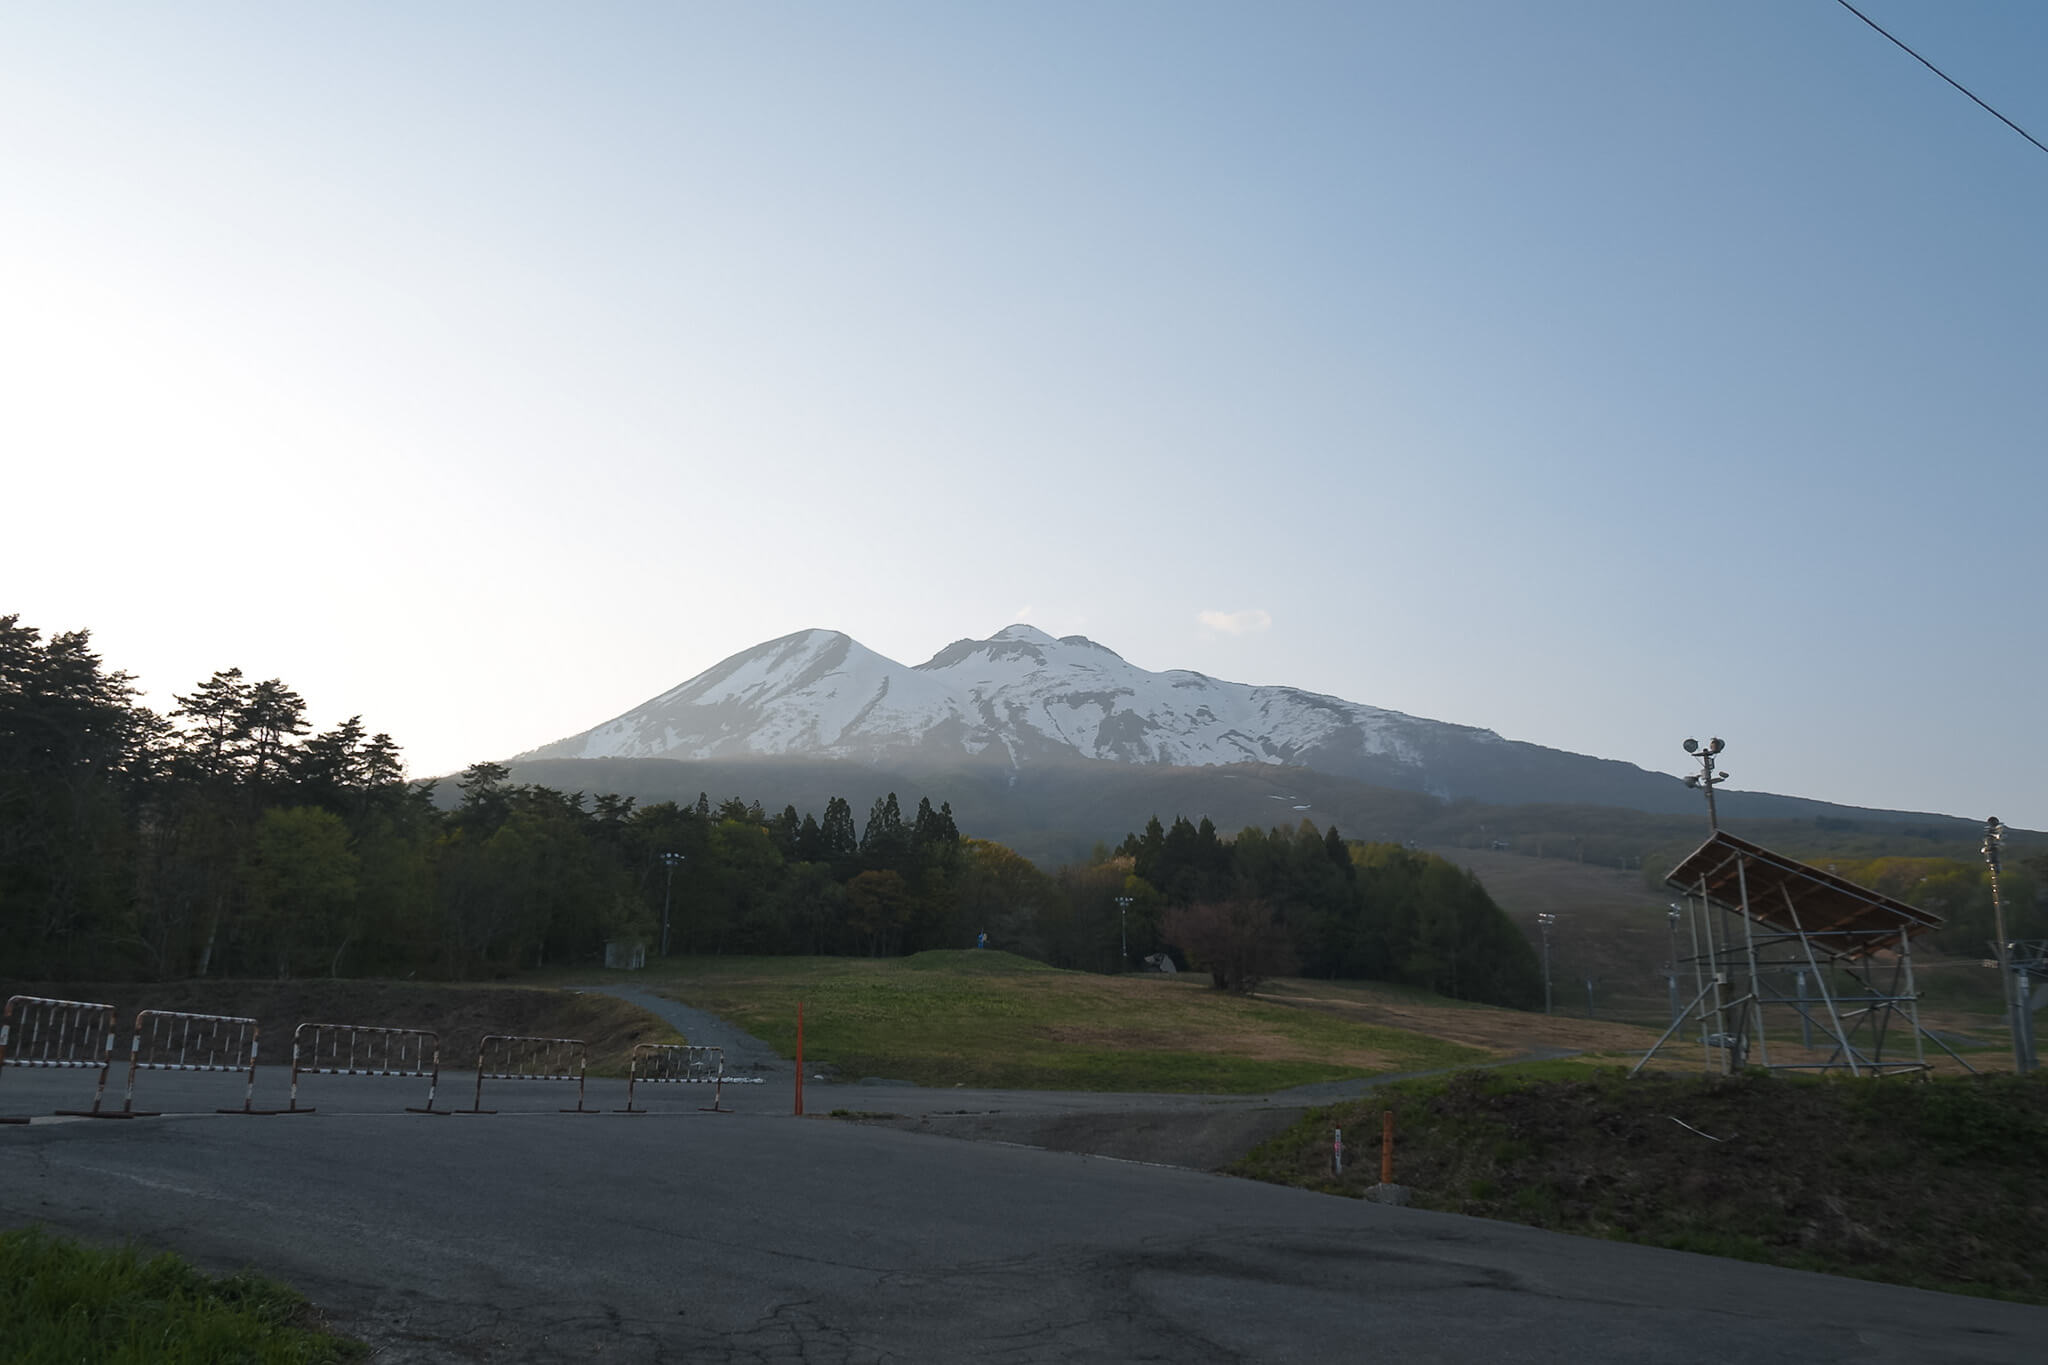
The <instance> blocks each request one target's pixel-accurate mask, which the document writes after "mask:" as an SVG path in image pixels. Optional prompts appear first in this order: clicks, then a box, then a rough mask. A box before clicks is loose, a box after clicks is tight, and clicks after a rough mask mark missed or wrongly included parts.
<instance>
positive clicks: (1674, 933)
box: [1664, 906, 1678, 1024]
mask: <svg viewBox="0 0 2048 1365" xmlns="http://www.w3.org/2000/svg"><path fill="white" fill-rule="evenodd" d="M1664 922H1665V923H1666V924H1669V925H1670V926H1671V970H1670V971H1669V972H1668V973H1666V974H1665V977H1664V980H1665V982H1666V983H1668V984H1669V985H1670V987H1671V1022H1672V1023H1674V1024H1675V1023H1677V1022H1678V907H1676V906H1673V907H1672V908H1671V909H1669V910H1667V911H1665V912H1664Z"/></svg>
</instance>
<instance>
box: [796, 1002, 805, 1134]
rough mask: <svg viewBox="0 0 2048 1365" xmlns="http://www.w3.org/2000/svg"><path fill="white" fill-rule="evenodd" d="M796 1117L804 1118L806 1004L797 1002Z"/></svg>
mask: <svg viewBox="0 0 2048 1365" xmlns="http://www.w3.org/2000/svg"><path fill="white" fill-rule="evenodd" d="M796 1116H797V1117H798V1118H802V1117H803V1116H804V1002H803V1001H801V1000H799V1001H797V1002H796Z"/></svg>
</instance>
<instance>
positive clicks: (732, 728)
mask: <svg viewBox="0 0 2048 1365" xmlns="http://www.w3.org/2000/svg"><path fill="white" fill-rule="evenodd" d="M569 759H575V760H595V759H610V760H619V759H671V760H677V761H684V762H716V763H724V762H735V761H758V760H765V759H816V760H834V761H842V762H847V763H853V764H857V765H866V766H869V767H881V768H896V769H904V768H911V769H938V768H962V769H979V768H981V767H982V766H984V765H994V766H996V767H998V768H1002V769H1008V770H1010V771H1012V772H1019V771H1022V770H1025V769H1027V768H1034V767H1041V766H1044V765H1047V764H1064V763H1065V762H1068V761H1070V760H1072V761H1081V762H1084V763H1106V764H1113V765H1119V766H1126V767H1163V768H1212V769H1223V768H1232V767H1236V766H1238V765H1256V766H1259V767H1265V768H1269V769H1273V770H1275V771H1282V772H1284V771H1287V770H1294V769H1308V770H1312V771H1314V772H1318V773H1322V774H1325V775H1328V776H1334V777H1339V778H1344V779H1347V780H1349V781H1353V782H1359V783H1363V784H1366V785H1368V786H1373V787H1385V788H1391V789H1394V790H1398V791H1405V792H1412V793H1419V794H1423V795H1427V796H1430V797H1433V798H1435V799H1436V800H1438V801H1447V802H1452V801H1460V800H1471V801H1478V802H1482V803H1486V804H1490V805H1525V804H1537V803H1541V804H1557V803H1562V804H1581V805H1599V806H1614V807H1620V808H1624V809H1631V810H1638V811H1645V812H1651V813H1656V814H1671V815H1676V814H1685V813H1690V812H1693V811H1696V810H1697V809H1698V808H1699V796H1698V793H1697V792H1694V791H1692V790H1689V789H1688V788H1687V787H1686V786H1685V784H1684V783H1683V782H1681V781H1680V780H1679V779H1678V778H1676V777H1673V776H1671V775H1670V774H1667V773H1658V772H1652V771H1649V770H1646V769H1643V768H1640V767H1638V766H1636V765H1634V764H1631V763H1625V762H1622V761H1620V760H1616V759H1605V758H1598V757H1594V756H1591V755H1586V754H1575V753H1570V752H1568V751H1565V750H1560V749H1551V748H1547V747H1545V746H1543V745H1538V744H1531V743H1528V742H1526V741H1521V740H1510V739H1506V738H1504V737H1502V736H1501V735H1500V734H1498V733H1497V732H1495V731H1492V730H1488V729H1484V728H1481V727H1478V726H1472V725H1463V724H1458V723H1455V722H1450V721H1439V720H1431V719H1427V718H1423V717H1418V716H1412V715H1409V714H1407V713H1405V712H1400V711H1392V710H1388V709H1386V708H1383V707H1375V706H1371V705H1368V704H1365V703H1362V702H1353V701H1348V700H1346V699H1344V698H1341V697H1335V696H1331V695H1328V694H1325V693H1318V692H1311V691H1308V690H1306V689H1302V688H1295V687H1285V686H1274V685H1253V684H1249V683H1234V682H1228V681H1225V680H1222V679H1217V678H1213V677H1210V676H1209V675H1207V674H1203V673H1199V672H1195V671H1193V670H1188V669H1170V670H1167V671H1164V672H1160V673H1153V672H1149V671H1147V670H1145V669H1142V668H1138V667H1136V666H1135V665H1133V664H1131V663H1129V662H1128V661H1127V660H1125V659H1124V658H1123V656H1122V655H1120V654H1118V653H1117V652H1116V651H1115V650H1113V649H1110V648H1109V647H1108V646H1106V645H1103V644H1101V643H1099V642H1097V641H1095V640H1091V639H1089V638H1088V637H1086V636H1081V635H1070V636H1065V637H1055V636H1052V635H1050V634H1048V633H1047V632H1045V631H1042V630H1040V629H1038V628H1037V627H1035V626H1031V625H1028V624H1025V623H1021V622H1019V623H1015V624H1012V625H1009V626H1006V627H1004V628H1003V629H1002V630H999V631H997V632H996V633H995V634H993V635H991V636H988V637H987V638H985V639H979V640H977V639H970V638H962V639H958V640H954V641H953V642H951V643H950V644H947V645H945V646H943V647H942V648H940V649H939V650H937V651H935V652H934V653H933V655H932V656H931V657H930V658H929V659H927V660H926V661H925V662H923V663H921V664H917V665H914V666H907V665H904V664H901V663H898V662H897V661H895V660H893V659H890V658H887V657H886V656H884V655H882V654H879V653H877V652H875V651H874V650H871V649H869V648H867V647H866V646H865V645H862V644H861V643H860V642H859V641H858V640H856V639H854V638H853V637H852V636H850V635H848V634H845V633H844V632H841V631H836V630H826V629H822V628H814V629H808V630H801V631H795V632H792V633H791V634H788V635H784V636H781V637H778V638H776V639H773V640H767V641H763V642H762V643H761V644H758V645H755V646H753V647H751V648H749V649H744V650H741V651H739V652H738V653H736V654H733V655H731V656H729V657H727V658H725V659H723V660H720V661H719V662H718V663H716V664H714V665H712V666H711V667H710V668H707V669H705V670H704V671H703V672H701V673H699V674H697V675H696V676H695V677H693V678H690V679H688V680H686V681H684V682H682V683H680V684H678V685H677V686H675V687H672V688H669V689H668V690H666V691H664V692H662V693H660V694H658V695H656V696H655V697H653V698H650V699H649V700H648V701H646V702H643V703H641V704H640V705H639V706H636V707H634V708H632V709H631V710H628V711H626V712H624V713H622V714H620V715H618V716H615V717H613V718H612V719H610V720H608V721H605V722H603V723H602V724H600V725H597V726H593V727H592V728H591V729H589V730H585V731H582V732H580V733H578V734H575V735H571V736H568V737H566V738H564V739H560V740H556V741H554V742H552V743H550V744H545V745H541V746H539V747H538V748H535V749H530V750H527V751H525V752H524V753H521V754H518V755H515V757H514V759H513V760H512V761H514V762H520V763H532V762H547V761H558V760H569ZM1754 795H1756V796H1758V797H1764V796H1768V794H1765V793H1758V794H1754ZM1727 799H1728V797H1727V796H1724V797H1723V800H1724V802H1725V801H1726V800H1727ZM1771 800H1772V801H1773V802H1776V801H1786V802H1793V803H1801V804H1804V803H1805V799H1804V798H1797V797H1783V798H1779V797H1772V798H1771ZM1822 804H1826V803H1822Z"/></svg>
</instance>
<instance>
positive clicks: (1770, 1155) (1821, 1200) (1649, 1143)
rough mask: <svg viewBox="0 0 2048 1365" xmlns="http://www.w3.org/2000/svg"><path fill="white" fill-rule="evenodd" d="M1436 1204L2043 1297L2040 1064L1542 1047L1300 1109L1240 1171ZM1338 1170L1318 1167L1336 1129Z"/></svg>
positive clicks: (2046, 1108) (1681, 1246) (1922, 1282)
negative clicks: (1737, 1061)
mask: <svg viewBox="0 0 2048 1365" xmlns="http://www.w3.org/2000/svg"><path fill="white" fill-rule="evenodd" d="M1387 1109H1392V1110H1393V1111H1394V1116H1395V1120H1394V1121H1395V1144H1394V1145H1395V1171H1394V1179H1395V1180H1396V1181H1397V1182H1398V1183H1400V1184H1403V1185H1406V1186H1408V1187H1409V1188H1410V1190H1411V1191H1412V1193H1413V1199H1414V1202H1415V1203H1416V1204H1417V1205H1418V1206H1420V1207H1422V1208H1429V1209H1437V1210H1441V1211H1444V1212H1449V1213H1464V1214H1471V1215H1475V1216H1478V1217H1484V1218H1498V1219H1503V1220H1506V1221H1510V1222H1518V1223H1528V1224H1531V1225H1533V1226H1536V1227H1544V1228H1551V1229H1554V1230H1557V1231H1561V1232H1573V1233H1580V1234H1585V1235H1590V1236H1596V1237H1609V1238H1614V1239H1617V1240H1622V1241H1633V1242H1641V1243H1645V1244H1648V1245H1652V1246H1663V1247H1672V1248H1676V1249H1678V1250H1684V1251H1699V1252H1707V1253H1710V1254H1713V1255H1718V1256H1732V1257H1737V1258H1740V1259H1743V1260H1752V1261H1764V1262H1769V1263H1771V1264H1775V1265H1784V1266H1792V1267H1796V1268H1799V1269H1805V1270H1820V1271H1827V1272H1830V1273H1833V1274H1840V1275H1853V1276H1857V1277H1859V1278H1865V1279H1873V1280H1882V1281H1885V1282H1887V1283H1893V1284H1905V1285H1915V1286H1919V1287H1922V1288H1929V1289H1940V1290H1946V1291H1950V1292H1956V1293H1967V1294H1981V1295H1987V1296H1991V1297H1996V1298H2008V1299H2015V1300H2019V1301H2022V1302H2028V1303H2048V1249H2044V1248H2043V1246H2042V1243H2041V1237H2040V1229H2041V1227H2042V1226H2043V1224H2044V1220H2048V1188H2044V1182H2043V1181H2042V1179H2041V1176H2042V1175H2043V1173H2044V1170H2048V1166H2044V1156H2043V1154H2044V1153H2048V1076H2044V1075H2036V1076H2031V1077H2026V1078H2021V1077H2016V1076H2012V1075H1987V1076H1968V1077H1954V1078H1945V1079H1941V1080H1937V1081H1932V1082H1924V1083H1922V1082H1914V1081H1908V1080H1904V1079H1898V1078H1894V1079H1889V1080H1884V1081H1873V1080H1869V1079H1863V1080H1857V1079H1852V1078H1846V1077H1845V1078H1841V1079H1826V1080H1821V1079H1811V1078H1808V1079H1785V1078H1780V1077H1772V1076H1769V1075H1765V1074H1763V1073H1760V1072H1751V1073H1748V1074H1745V1075H1741V1076H1735V1077H1729V1078H1725V1079H1723V1078H1712V1079H1706V1078H1700V1077H1692V1076H1679V1075H1669V1074H1666V1075H1652V1074H1648V1073H1645V1074H1643V1075H1639V1076H1635V1077H1633V1078H1631V1077H1629V1076H1627V1075H1626V1073H1625V1071H1624V1070H1623V1069H1622V1068H1620V1067H1608V1068H1595V1067H1588V1066H1584V1065H1579V1064H1576V1063H1574V1062H1569V1061H1567V1062H1538V1063H1530V1064H1527V1065H1522V1066H1515V1067H1503V1068H1498V1069H1495V1070H1490V1071H1486V1072H1472V1071H1468V1072H1461V1073H1458V1074H1456V1075H1453V1076H1449V1077H1438V1078H1430V1079H1426V1080H1414V1081H1401V1082H1396V1083H1393V1084H1390V1085H1388V1086H1385V1087H1382V1088H1380V1089H1378V1090H1375V1091H1374V1092H1373V1093H1372V1094H1371V1095H1370V1096H1368V1097H1366V1098H1365V1099H1363V1100H1359V1101H1356V1102H1351V1103H1346V1104H1340V1105H1334V1106H1331V1107H1328V1108H1325V1109H1322V1110H1318V1111H1315V1112H1313V1113H1311V1114H1309V1115H1308V1116H1307V1117H1306V1118H1304V1119H1303V1121H1302V1122H1301V1123H1300V1124H1298V1125H1296V1126H1295V1127H1294V1128H1293V1129H1290V1130H1289V1131H1288V1132H1286V1133H1284V1134H1282V1135H1280V1136H1279V1137H1277V1138H1275V1139H1273V1140H1272V1141H1270V1142H1267V1143H1265V1144H1263V1145H1262V1146H1260V1147H1258V1148H1257V1149H1255V1150H1254V1151H1253V1152H1252V1153H1251V1154H1250V1155H1248V1156H1247V1157H1245V1158H1244V1160H1242V1161H1241V1162H1239V1163H1237V1165H1236V1166H1234V1167H1233V1168H1232V1170H1233V1173H1235V1174H1238V1175H1244V1176H1250V1177H1253V1178H1255V1179H1261V1180H1270V1181H1275V1182H1277V1183H1281V1184H1289V1185H1298V1186H1303V1187H1306V1188H1309V1189H1316V1190H1322V1191H1325V1192H1328V1193H1333V1194H1344V1195H1352V1196H1358V1195H1361V1194H1363V1193H1364V1191H1365V1190H1366V1188H1367V1187H1369V1186H1370V1185H1372V1184H1374V1183H1375V1182H1376V1181H1378V1179H1379V1173H1380V1161H1379V1158H1380V1150H1379V1139H1380V1132H1381V1116H1382V1113H1383V1111H1385V1110H1387ZM1335 1128H1342V1129H1343V1130H1344V1133H1345V1150H1346V1156H1347V1162H1348V1163H1349V1164H1348V1166H1347V1169H1346V1170H1345V1172H1344V1173H1343V1175H1342V1176H1337V1175H1334V1174H1333V1172H1332V1170H1331V1164H1332V1163H1331V1154H1330V1146H1331V1136H1332V1133H1331V1130H1332V1129H1335Z"/></svg>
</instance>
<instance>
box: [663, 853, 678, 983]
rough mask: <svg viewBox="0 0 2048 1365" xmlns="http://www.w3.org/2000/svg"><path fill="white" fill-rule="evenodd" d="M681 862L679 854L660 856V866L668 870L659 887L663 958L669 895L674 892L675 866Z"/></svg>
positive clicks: (665, 943) (665, 952) (666, 933)
mask: <svg viewBox="0 0 2048 1365" xmlns="http://www.w3.org/2000/svg"><path fill="white" fill-rule="evenodd" d="M682 860H683V855H682V854H680V853H664V854H662V855H661V862H662V866H664V867H666V868H667V869H668V879H667V880H666V881H664V882H663V883H662V887H661V955H662V956H663V957H667V956H668V904H669V893H670V892H672V891H674V890H675V886H676V864H678V863H680V862H682Z"/></svg>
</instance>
